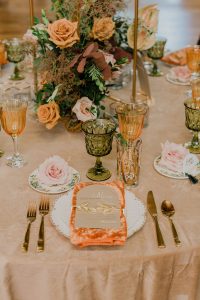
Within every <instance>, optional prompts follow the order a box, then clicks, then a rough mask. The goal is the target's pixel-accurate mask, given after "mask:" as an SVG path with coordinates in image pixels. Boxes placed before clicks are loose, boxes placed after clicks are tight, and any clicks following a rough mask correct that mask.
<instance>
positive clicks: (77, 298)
mask: <svg viewBox="0 0 200 300" xmlns="http://www.w3.org/2000/svg"><path fill="white" fill-rule="evenodd" d="M164 71H165V72H166V71H168V69H167V68H165V69H164ZM150 83H151V90H152V95H153V97H154V99H155V105H154V106H153V107H151V109H150V118H149V126H148V127H147V128H145V129H144V130H143V134H142V140H143V151H142V160H141V173H140V182H139V185H138V187H137V188H134V189H132V192H133V193H134V194H135V195H136V196H137V197H138V198H139V199H140V200H141V201H142V202H143V203H144V204H145V205H146V196H147V193H148V191H149V190H152V191H153V193H154V196H155V200H156V203H157V208H158V218H159V223H160V227H161V230H162V233H163V236H164V239H165V242H166V246H167V247H166V248H165V249H159V248H158V247H157V241H156V234H155V227H154V223H153V220H152V218H151V216H150V215H149V214H148V213H147V216H146V223H145V225H144V227H143V228H142V229H141V230H140V231H138V232H137V233H135V234H134V235H133V236H132V237H130V238H129V239H128V240H127V242H126V244H125V246H123V247H106V246H95V247H87V248H85V249H78V248H76V247H75V246H73V245H72V244H71V243H70V241H69V240H68V239H67V238H66V237H64V236H63V235H62V234H61V233H59V232H58V231H57V230H56V228H55V227H54V226H53V225H52V223H51V221H50V218H49V216H46V217H45V251H44V252H43V253H37V252H36V245H37V237H38V231H39V225H40V217H39V214H38V216H37V220H36V221H35V222H34V223H33V224H32V229H31V237H30V246H29V251H28V253H23V252H22V251H21V243H22V241H23V238H24V233H25V229H26V226H27V221H26V209H27V203H28V201H30V200H35V201H37V203H39V200H40V194H39V193H37V192H36V191H34V190H32V189H31V188H30V187H29V185H28V176H29V174H30V173H31V172H32V171H33V170H34V169H35V168H37V166H38V165H39V164H40V163H41V162H43V161H44V160H45V159H46V158H47V157H49V156H51V155H60V156H61V157H63V158H64V159H66V160H67V161H68V162H69V164H70V165H71V166H72V167H73V168H75V169H77V170H78V171H79V172H80V174H81V180H83V181H87V180H88V179H87V178H86V171H87V169H88V168H89V167H90V166H92V165H93V164H94V157H92V156H89V155H88V154H87V152H86V149H85V142H84V135H83V134H82V133H69V132H67V131H66V130H65V128H64V127H63V126H62V124H60V125H58V126H56V127H55V128H54V129H52V130H50V131H49V130H47V129H45V128H44V126H43V125H42V124H40V123H39V122H38V121H37V118H36V116H35V115H34V114H33V113H32V112H31V111H29V114H28V120H27V125H26V130H25V132H24V133H23V135H22V136H21V137H20V141H19V142H20V149H21V152H22V153H23V154H24V157H25V159H26V160H27V162H28V163H27V165H26V166H25V167H24V168H22V169H12V168H10V167H8V166H6V164H5V157H2V158H1V159H0V189H1V190H0V299H1V300H36V299H37V300H121V299H124V300H199V299H200V294H199V286H200V234H199V232H200V197H199V195H200V184H197V185H191V183H190V182H189V180H175V179H171V178H167V177H164V176H162V175H160V174H158V173H157V172H156V171H155V170H154V168H153V160H154V158H155V157H156V156H157V155H159V153H160V151H161V146H160V143H161V142H164V141H166V140H169V141H172V142H175V143H184V142H186V141H188V140H190V139H191V133H190V132H189V130H188V129H187V128H186V127H185V125H184V123H185V120H184V105H183V102H184V99H185V94H184V93H185V92H186V89H187V87H184V86H178V85H173V84H171V83H169V82H167V81H166V79H165V77H159V78H150ZM130 90H131V87H130V86H129V87H127V88H126V89H124V90H120V91H115V92H114V93H115V95H116V96H118V97H119V96H120V97H121V98H123V99H126V100H127V99H129V98H130ZM0 148H2V149H4V151H5V156H6V155H7V154H8V153H10V152H11V151H12V141H11V138H10V137H8V136H7V135H6V134H5V133H4V132H3V131H1V133H0ZM103 164H104V165H105V167H108V168H109V169H110V170H111V171H112V174H113V175H112V177H111V178H110V180H114V179H116V145H115V142H113V151H112V153H111V154H110V155H108V156H106V157H104V158H103ZM59 196H60V195H54V196H51V205H53V202H54V201H55V200H56V199H57V198H58V197H59ZM164 199H169V200H171V201H172V202H173V204H174V206H175V208H176V214H175V216H174V222H175V225H176V228H177V231H178V233H179V236H180V240H181V241H182V245H181V247H179V248H177V247H176V246H175V244H174V241H173V237H172V232H171V228H170V224H169V221H168V220H167V218H166V217H164V216H163V215H162V214H161V211H160V204H161V202H162V201H163V200H164Z"/></svg>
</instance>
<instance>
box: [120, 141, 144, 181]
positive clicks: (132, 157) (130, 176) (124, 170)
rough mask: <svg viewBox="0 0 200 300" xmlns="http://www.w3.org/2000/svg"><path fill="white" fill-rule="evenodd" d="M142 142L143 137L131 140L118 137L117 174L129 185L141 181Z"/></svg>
mask: <svg viewBox="0 0 200 300" xmlns="http://www.w3.org/2000/svg"><path fill="white" fill-rule="evenodd" d="M141 144H142V140H141V139H137V140H136V141H131V142H124V141H123V140H122V139H120V138H119V139H117V175H118V176H119V179H121V180H123V181H124V183H125V184H126V185H127V186H133V187H134V186H137V185H138V183H139V173H140V153H141Z"/></svg>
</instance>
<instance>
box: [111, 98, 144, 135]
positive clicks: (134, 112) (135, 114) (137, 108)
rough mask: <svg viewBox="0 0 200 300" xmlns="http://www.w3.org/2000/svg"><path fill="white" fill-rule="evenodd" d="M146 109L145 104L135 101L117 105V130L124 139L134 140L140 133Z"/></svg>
mask: <svg viewBox="0 0 200 300" xmlns="http://www.w3.org/2000/svg"><path fill="white" fill-rule="evenodd" d="M146 111H147V110H146V106H144V105H140V104H135V103H128V104H125V103H123V104H119V105H118V106H117V108H116V112H117V116H118V121H119V131H120V133H121V135H122V136H123V138H124V139H125V140H126V141H134V140H136V139H137V138H138V137H139V136H140V135H141V132H142V128H143V125H144V117H145V114H146Z"/></svg>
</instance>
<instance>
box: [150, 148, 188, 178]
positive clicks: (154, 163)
mask: <svg viewBox="0 0 200 300" xmlns="http://www.w3.org/2000/svg"><path fill="white" fill-rule="evenodd" d="M160 158H161V154H159V155H157V156H156V157H155V158H154V161H153V166H154V169H155V170H156V171H157V172H158V173H159V174H161V175H163V176H165V177H169V178H173V179H180V180H184V179H188V177H187V176H176V175H174V176H171V175H166V174H164V173H162V172H161V171H160V169H158V167H157V166H158V164H156V161H157V160H158V159H160ZM169 171H170V170H169ZM170 172H173V171H170ZM174 174H175V173H174Z"/></svg>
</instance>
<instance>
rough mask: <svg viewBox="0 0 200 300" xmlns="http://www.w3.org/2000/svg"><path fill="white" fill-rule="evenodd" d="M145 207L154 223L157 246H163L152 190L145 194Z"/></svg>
mask: <svg viewBox="0 0 200 300" xmlns="http://www.w3.org/2000/svg"><path fill="white" fill-rule="evenodd" d="M147 208H148V211H149V213H150V215H151V216H152V218H153V220H154V223H155V227H156V236H157V242H158V247H159V248H165V242H164V239H163V236H162V233H161V230H160V226H159V224H158V218H157V217H158V214H157V208H156V204H155V200H154V196H153V192H152V191H149V192H148V195H147Z"/></svg>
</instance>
